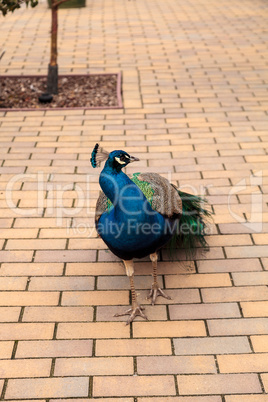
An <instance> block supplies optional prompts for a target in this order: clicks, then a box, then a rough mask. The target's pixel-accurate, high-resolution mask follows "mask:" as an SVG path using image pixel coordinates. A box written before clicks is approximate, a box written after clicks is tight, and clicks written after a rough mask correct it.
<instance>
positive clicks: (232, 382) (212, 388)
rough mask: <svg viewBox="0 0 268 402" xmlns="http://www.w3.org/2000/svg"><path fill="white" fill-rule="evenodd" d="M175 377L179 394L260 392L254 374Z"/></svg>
mask: <svg viewBox="0 0 268 402" xmlns="http://www.w3.org/2000/svg"><path fill="white" fill-rule="evenodd" d="M177 378H178V386H179V392H180V394H181V395H209V394H212V395H213V394H233V393H236V394H240V393H241V394H242V393H245V392H246V393H251V394H254V393H256V394H258V393H261V386H260V382H259V379H258V376H257V375H256V374H217V375H215V374H207V375H204V374H201V375H187V376H185V375H180V376H178V377H177Z"/></svg>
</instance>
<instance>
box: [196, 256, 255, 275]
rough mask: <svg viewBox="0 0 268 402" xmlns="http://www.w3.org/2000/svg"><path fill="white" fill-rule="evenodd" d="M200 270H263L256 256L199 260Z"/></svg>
mask: <svg viewBox="0 0 268 402" xmlns="http://www.w3.org/2000/svg"><path fill="white" fill-rule="evenodd" d="M197 266H198V272H200V273H201V272H239V271H254V272H255V271H261V270H262V267H261V264H260V261H259V260H258V259H256V258H248V259H228V260H213V261H205V260H204V261H198V262H197Z"/></svg>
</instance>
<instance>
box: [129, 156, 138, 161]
mask: <svg viewBox="0 0 268 402" xmlns="http://www.w3.org/2000/svg"><path fill="white" fill-rule="evenodd" d="M136 161H139V158H136V157H135V156H131V157H130V160H129V163H132V162H136Z"/></svg>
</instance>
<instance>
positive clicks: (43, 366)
mask: <svg viewBox="0 0 268 402" xmlns="http://www.w3.org/2000/svg"><path fill="white" fill-rule="evenodd" d="M50 368H51V359H13V360H1V370H0V377H1V378H20V377H23V378H25V377H48V376H49V374H50Z"/></svg>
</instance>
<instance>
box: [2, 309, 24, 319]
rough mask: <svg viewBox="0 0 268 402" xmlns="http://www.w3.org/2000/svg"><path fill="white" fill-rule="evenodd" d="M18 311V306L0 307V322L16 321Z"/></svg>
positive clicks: (18, 314) (19, 310)
mask: <svg viewBox="0 0 268 402" xmlns="http://www.w3.org/2000/svg"><path fill="white" fill-rule="evenodd" d="M20 312H21V308H20V307H0V322H17V321H18V320H19V316H20Z"/></svg>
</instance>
